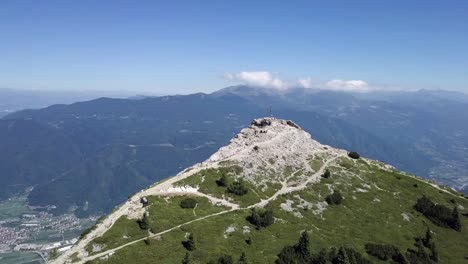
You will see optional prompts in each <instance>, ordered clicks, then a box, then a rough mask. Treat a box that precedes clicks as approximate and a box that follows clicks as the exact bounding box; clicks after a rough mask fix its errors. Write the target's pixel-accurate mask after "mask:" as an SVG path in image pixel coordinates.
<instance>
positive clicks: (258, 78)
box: [226, 71, 288, 89]
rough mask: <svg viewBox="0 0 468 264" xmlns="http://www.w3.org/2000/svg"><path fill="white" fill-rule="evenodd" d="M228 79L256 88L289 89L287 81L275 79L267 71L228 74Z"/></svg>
mask: <svg viewBox="0 0 468 264" xmlns="http://www.w3.org/2000/svg"><path fill="white" fill-rule="evenodd" d="M226 78H228V79H230V80H234V81H239V82H242V83H244V84H247V85H251V86H256V87H263V88H274V89H287V88H288V85H287V83H286V82H285V81H283V80H281V79H279V78H278V77H275V76H274V75H273V74H271V73H270V72H267V71H253V72H247V71H244V72H239V73H235V74H231V73H228V74H226Z"/></svg>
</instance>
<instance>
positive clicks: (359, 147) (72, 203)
mask: <svg viewBox="0 0 468 264" xmlns="http://www.w3.org/2000/svg"><path fill="white" fill-rule="evenodd" d="M270 107H271V109H272V114H273V115H274V116H278V117H281V118H286V119H294V120H295V121H297V122H298V123H300V124H301V125H302V126H303V128H304V129H305V130H306V131H308V132H310V133H311V134H312V136H313V137H314V138H315V139H317V140H319V141H320V142H322V143H324V144H328V145H331V146H334V147H339V148H344V149H352V150H356V151H359V152H360V153H361V154H362V155H363V156H366V157H370V158H373V159H378V160H381V161H384V162H386V163H389V164H392V165H394V166H396V167H397V168H399V169H402V170H405V171H408V172H411V173H414V174H417V175H421V176H423V177H426V178H430V179H434V180H437V181H439V182H441V183H443V184H447V185H450V186H453V187H457V188H459V189H462V188H463V187H464V186H467V185H468V177H467V176H468V150H467V148H468V134H467V133H468V115H466V114H465V113H466V112H467V111H468V97H467V96H466V95H464V94H461V93H453V92H445V91H428V90H422V91H417V92H372V93H345V92H332V91H320V90H309V89H289V90H286V91H278V90H271V89H261V88H254V87H247V86H236V87H229V88H225V89H222V90H219V91H217V92H215V93H212V94H202V93H199V94H192V95H180V96H162V97H137V98H131V99H110V98H100V99H96V100H92V101H85V102H80V103H74V104H70V105H53V106H50V107H47V108H43V109H39V110H23V111H19V112H15V113H12V114H9V115H7V116H5V117H4V118H3V119H0V149H1V150H2V153H1V154H0V171H1V172H2V173H1V174H0V198H1V199H5V198H7V197H8V196H9V195H11V194H13V193H15V192H18V191H20V190H22V189H24V188H25V187H27V186H35V188H34V190H33V191H32V192H31V194H30V196H29V202H30V204H32V205H56V206H57V210H56V213H61V212H64V211H66V210H68V209H70V208H74V209H75V210H76V211H75V212H76V214H77V215H79V216H85V215H89V214H102V213H105V212H109V211H110V210H111V209H112V208H113V207H114V206H115V205H117V204H119V203H121V202H123V201H125V200H126V199H127V196H128V195H130V194H132V193H134V192H136V191H138V190H140V189H141V188H143V187H145V186H147V185H150V184H152V183H154V182H156V181H159V180H161V179H164V178H166V177H168V176H171V175H174V174H175V173H176V172H178V171H179V170H181V169H183V168H185V167H187V166H189V165H191V164H194V163H196V162H199V161H202V160H204V159H206V158H207V157H208V156H210V155H211V154H212V153H213V152H214V151H215V150H217V149H218V148H219V147H220V146H223V145H225V144H226V143H227V142H228V141H229V139H230V138H231V137H232V136H233V135H234V134H235V133H237V132H238V130H239V129H240V128H241V127H244V126H246V125H247V124H249V122H250V120H252V119H253V118H254V117H258V116H264V115H268V114H269V109H270Z"/></svg>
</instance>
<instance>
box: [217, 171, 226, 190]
mask: <svg viewBox="0 0 468 264" xmlns="http://www.w3.org/2000/svg"><path fill="white" fill-rule="evenodd" d="M216 184H217V185H218V186H219V187H226V186H228V177H227V176H226V174H223V175H221V178H219V179H217V180H216Z"/></svg>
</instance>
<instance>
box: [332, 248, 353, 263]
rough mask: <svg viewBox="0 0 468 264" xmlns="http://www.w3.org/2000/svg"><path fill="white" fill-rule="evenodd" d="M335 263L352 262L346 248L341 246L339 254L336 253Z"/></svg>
mask: <svg viewBox="0 0 468 264" xmlns="http://www.w3.org/2000/svg"><path fill="white" fill-rule="evenodd" d="M333 263H336V264H350V262H349V258H348V254H346V250H345V249H344V248H343V247H340V249H339V250H338V254H337V255H336V261H334V262H333Z"/></svg>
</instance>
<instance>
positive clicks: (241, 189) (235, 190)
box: [227, 180, 248, 196]
mask: <svg viewBox="0 0 468 264" xmlns="http://www.w3.org/2000/svg"><path fill="white" fill-rule="evenodd" d="M227 191H228V193H232V194H234V195H238V196H242V195H244V194H247V192H248V190H247V187H245V183H244V181H242V180H238V181H235V182H233V183H231V184H229V186H228V188H227Z"/></svg>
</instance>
